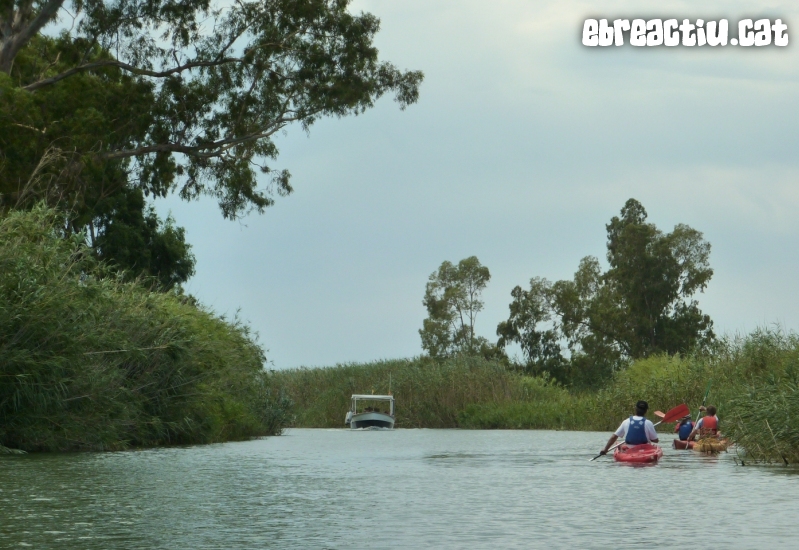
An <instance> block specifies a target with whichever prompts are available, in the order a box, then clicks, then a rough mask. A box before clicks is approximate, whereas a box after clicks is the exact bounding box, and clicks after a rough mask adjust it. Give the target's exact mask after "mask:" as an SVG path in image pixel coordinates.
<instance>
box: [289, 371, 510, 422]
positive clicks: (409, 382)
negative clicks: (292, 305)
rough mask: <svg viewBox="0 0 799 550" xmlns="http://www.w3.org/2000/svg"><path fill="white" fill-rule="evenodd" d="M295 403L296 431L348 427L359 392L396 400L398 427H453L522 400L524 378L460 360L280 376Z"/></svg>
mask: <svg viewBox="0 0 799 550" xmlns="http://www.w3.org/2000/svg"><path fill="white" fill-rule="evenodd" d="M273 381H274V384H275V387H277V388H280V390H281V391H283V392H284V393H285V394H286V395H287V396H288V397H289V398H290V399H291V401H292V402H293V403H294V404H295V409H294V412H295V415H296V416H295V424H294V425H295V426H297V427H313V428H343V427H344V415H345V413H346V412H347V411H348V410H349V407H350V397H351V396H352V394H354V393H372V392H374V393H376V394H387V393H389V392H392V393H393V394H394V395H395V396H396V418H397V423H396V426H397V427H398V428H400V427H401V428H453V427H458V426H459V420H458V416H459V414H460V413H461V411H463V410H464V409H465V408H466V407H467V406H469V405H472V404H474V403H494V402H503V401H507V400H513V399H516V398H518V396H519V394H518V391H519V390H520V388H519V385H518V375H517V374H516V373H515V372H513V371H511V370H509V369H508V368H507V367H506V366H505V364H503V363H501V362H497V361H490V360H487V359H483V358H482V357H470V356H466V355H458V356H455V357H452V358H449V359H445V360H443V361H435V360H432V359H431V358H429V357H420V358H417V359H400V360H394V361H377V362H374V363H368V364H347V365H339V366H336V367H329V368H320V369H304V368H301V369H293V370H285V371H277V372H275V373H274V378H273Z"/></svg>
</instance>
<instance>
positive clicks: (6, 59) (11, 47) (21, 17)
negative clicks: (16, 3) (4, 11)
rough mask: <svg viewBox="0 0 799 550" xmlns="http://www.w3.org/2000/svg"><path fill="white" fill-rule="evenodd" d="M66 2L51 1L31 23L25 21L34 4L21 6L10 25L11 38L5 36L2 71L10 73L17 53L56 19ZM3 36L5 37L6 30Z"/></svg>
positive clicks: (1, 59)
mask: <svg viewBox="0 0 799 550" xmlns="http://www.w3.org/2000/svg"><path fill="white" fill-rule="evenodd" d="M63 3H64V0H50V1H49V2H47V3H46V4H45V5H44V6H42V8H41V10H40V11H39V14H38V15H37V16H36V17H35V18H34V19H33V21H30V22H29V23H28V22H27V21H25V20H26V19H27V18H28V17H27V16H29V15H30V11H31V7H32V4H33V3H32V2H30V3H28V4H27V5H24V6H20V8H19V10H18V11H17V13H16V15H15V17H14V22H13V23H12V24H11V25H10V29H9V30H10V31H11V34H10V36H4V37H3V38H4V40H3V42H2V48H0V71H2V72H4V73H9V72H10V71H11V66H12V65H13V63H14V59H15V58H16V57H17V52H19V50H21V49H22V48H23V47H24V46H25V45H26V44H27V43H28V42H30V40H31V38H33V37H34V36H36V35H37V34H38V33H39V31H40V30H42V27H44V26H45V25H46V24H47V23H49V22H50V21H51V20H52V19H53V17H55V15H56V13H58V10H59V9H60V8H61V5H62V4H63ZM3 34H4V35H5V34H6V33H5V29H4V32H3Z"/></svg>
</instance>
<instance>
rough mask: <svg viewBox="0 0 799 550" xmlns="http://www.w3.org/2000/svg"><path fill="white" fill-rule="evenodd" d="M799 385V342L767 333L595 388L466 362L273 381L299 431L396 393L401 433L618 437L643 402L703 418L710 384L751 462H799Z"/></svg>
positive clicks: (356, 367) (301, 374) (340, 420)
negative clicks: (362, 396)
mask: <svg viewBox="0 0 799 550" xmlns="http://www.w3.org/2000/svg"><path fill="white" fill-rule="evenodd" d="M797 376H799V337H797V336H796V335H793V334H785V333H784V332H781V331H779V330H765V329H764V330H758V331H756V332H754V333H752V334H750V335H748V336H745V337H737V338H731V339H721V340H718V341H717V342H716V343H715V345H714V346H713V347H712V349H708V350H704V351H703V352H702V353H694V354H685V355H671V356H670V355H668V354H660V355H655V356H652V357H648V358H645V359H639V360H636V361H631V362H630V363H629V364H628V365H626V366H625V368H623V369H619V370H617V371H616V372H615V373H614V374H613V375H612V376H611V377H610V379H609V380H608V382H606V383H605V384H603V385H602V386H601V387H598V388H595V389H585V388H581V389H575V388H568V387H566V386H564V385H563V384H561V383H560V382H558V381H557V380H555V379H553V378H552V377H550V376H548V375H547V374H542V375H529V374H526V373H525V371H524V370H523V369H519V368H518V367H514V366H512V365H510V364H508V363H506V362H503V361H497V360H489V359H485V358H482V357H476V356H471V357H470V356H466V355H459V356H453V357H450V358H448V359H446V360H444V361H436V360H433V359H431V358H429V357H419V358H416V359H407V360H396V361H378V362H374V363H367V364H348V365H339V366H336V367H327V368H317V369H294V370H287V371H280V372H277V373H276V374H275V376H274V378H273V382H274V383H275V385H276V387H279V388H280V389H281V390H282V391H284V392H285V393H286V395H287V396H289V397H290V399H291V400H292V401H293V402H294V403H295V407H294V409H293V414H294V423H293V425H294V426H297V427H326V428H335V427H343V425H344V413H345V412H346V411H347V410H348V408H349V398H350V395H351V394H352V393H363V392H366V393H369V392H372V391H374V393H384V392H388V391H389V389H390V390H391V391H392V392H393V393H394V395H395V396H396V398H397V404H396V407H397V408H396V410H397V413H396V414H397V424H396V425H397V427H404V428H494V429H556V430H560V429H563V430H600V431H607V430H612V429H615V428H616V427H617V426H618V424H619V422H620V421H621V420H622V419H623V418H624V417H626V416H628V415H630V414H632V410H633V406H634V404H635V402H636V401H637V400H639V399H646V400H647V401H648V402H649V404H650V414H651V412H653V411H655V410H658V409H660V410H662V411H666V410H668V409H669V408H671V407H673V406H675V405H677V404H679V403H687V404H688V405H689V406H690V407H691V408H692V409H693V410H694V411H695V414H696V410H697V409H698V407H699V405H700V404H701V402H702V398H703V396H704V394H705V391H706V390H707V389H708V385H709V386H710V392H709V396H708V403H709V404H710V403H712V404H714V405H716V406H717V407H718V408H719V416H720V418H721V419H722V428H723V430H724V432H725V434H726V435H728V436H730V437H731V438H733V440H735V441H737V442H738V443H739V445H740V446H741V448H742V449H744V450H745V452H746V453H748V454H750V456H751V458H753V459H758V460H767V461H768V460H780V461H781V460H783V457H784V458H785V459H786V460H788V461H789V462H799V454H797V451H796V449H797V448H799V431H797V427H796V419H797V418H799V416H797V414H799V398H798V397H797V393H796V388H797V383H798V382H799V381H798V380H797ZM389 383H390V384H391V387H390V388H389ZM672 427H673V425H671V424H670V425H665V426H663V427H662V428H661V431H669V430H671V428H672Z"/></svg>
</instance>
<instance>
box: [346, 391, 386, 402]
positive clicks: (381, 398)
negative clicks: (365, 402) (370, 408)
mask: <svg viewBox="0 0 799 550" xmlns="http://www.w3.org/2000/svg"><path fill="white" fill-rule="evenodd" d="M352 398H353V399H374V400H375V401H394V396H393V395H370V394H364V395H361V394H358V393H354V394H352Z"/></svg>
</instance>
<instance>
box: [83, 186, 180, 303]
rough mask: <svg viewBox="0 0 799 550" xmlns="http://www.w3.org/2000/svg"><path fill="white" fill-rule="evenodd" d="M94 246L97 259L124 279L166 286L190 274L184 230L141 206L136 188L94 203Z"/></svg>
mask: <svg viewBox="0 0 799 550" xmlns="http://www.w3.org/2000/svg"><path fill="white" fill-rule="evenodd" d="M95 212H96V218H95V219H94V221H93V223H92V225H91V229H94V227H95V224H97V226H99V228H100V231H99V232H98V234H97V235H96V236H93V238H92V243H93V245H94V247H93V248H94V250H95V252H96V253H97V256H98V258H99V259H100V260H105V261H106V263H108V264H109V265H111V266H113V267H116V268H118V269H119V271H120V272H121V274H122V276H123V277H125V278H127V279H136V278H139V277H145V278H154V279H155V280H157V281H158V284H159V286H160V288H161V289H163V290H170V289H172V288H174V287H175V286H176V285H180V284H181V283H183V282H185V281H186V280H188V278H189V277H191V276H192V275H193V274H194V256H193V255H192V253H191V245H189V244H187V243H186V237H185V231H184V229H183V228H182V227H176V226H175V223H174V220H173V219H172V218H171V217H168V218H167V219H166V220H165V221H161V220H160V219H159V218H158V216H157V215H156V213H155V209H154V208H153V207H149V208H145V205H144V197H143V196H142V193H141V191H140V190H138V189H122V190H120V192H118V193H116V194H115V195H113V196H111V197H109V198H107V199H104V200H103V201H101V202H100V203H99V204H98V205H97V207H96V211H95Z"/></svg>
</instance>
